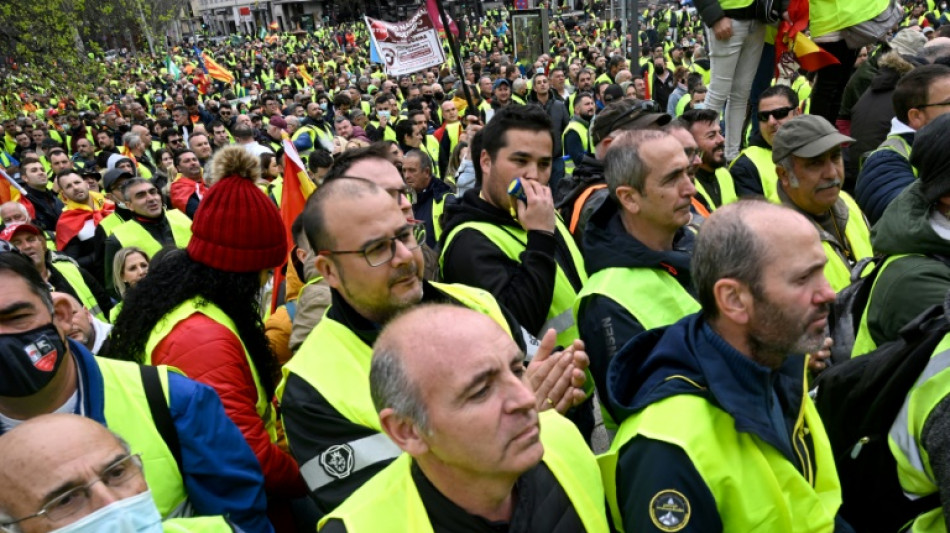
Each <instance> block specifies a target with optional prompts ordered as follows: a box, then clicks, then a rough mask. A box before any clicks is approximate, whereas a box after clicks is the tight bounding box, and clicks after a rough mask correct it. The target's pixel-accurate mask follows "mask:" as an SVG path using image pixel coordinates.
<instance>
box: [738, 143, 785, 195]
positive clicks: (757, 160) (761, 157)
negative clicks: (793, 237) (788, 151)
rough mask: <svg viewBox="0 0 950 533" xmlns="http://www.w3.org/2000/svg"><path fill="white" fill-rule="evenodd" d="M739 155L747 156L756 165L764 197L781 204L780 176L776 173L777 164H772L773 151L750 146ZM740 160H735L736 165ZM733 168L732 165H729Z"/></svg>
mask: <svg viewBox="0 0 950 533" xmlns="http://www.w3.org/2000/svg"><path fill="white" fill-rule="evenodd" d="M739 155H745V156H746V157H748V158H749V161H752V164H753V165H755V169H756V170H757V171H758V172H759V182H760V183H761V184H762V196H765V198H766V199H767V200H768V201H770V202H773V203H776V204H781V203H782V199H781V198H779V196H778V174H777V173H776V172H775V163H773V162H772V150H769V149H768V148H763V147H761V146H750V147H748V148H746V149H745V150H743V151H742V153H741V154H739ZM738 160H739V158H736V159H734V160H733V162H732V164H733V165H734V164H735V162H736V161H738ZM729 168H732V165H729Z"/></svg>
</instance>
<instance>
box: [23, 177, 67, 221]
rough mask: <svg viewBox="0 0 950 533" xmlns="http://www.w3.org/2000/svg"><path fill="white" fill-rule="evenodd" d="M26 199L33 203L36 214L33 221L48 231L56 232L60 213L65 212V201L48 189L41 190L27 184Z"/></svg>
mask: <svg viewBox="0 0 950 533" xmlns="http://www.w3.org/2000/svg"><path fill="white" fill-rule="evenodd" d="M26 199H27V200H29V201H30V203H31V204H33V211H34V212H35V213H36V216H34V217H33V222H34V223H36V225H37V226H39V227H41V228H43V229H45V230H46V231H50V232H55V231H56V223H57V222H59V215H60V214H62V212H63V202H62V201H60V199H59V197H57V196H56V195H55V194H53V193H52V191H49V190H47V189H43V190H39V189H34V188H33V187H30V186H29V185H27V186H26Z"/></svg>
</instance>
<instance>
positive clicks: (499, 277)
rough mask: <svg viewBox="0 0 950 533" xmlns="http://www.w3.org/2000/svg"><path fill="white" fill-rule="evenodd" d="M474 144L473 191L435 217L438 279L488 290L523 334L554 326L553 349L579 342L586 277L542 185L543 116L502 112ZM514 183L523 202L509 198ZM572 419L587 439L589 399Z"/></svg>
mask: <svg viewBox="0 0 950 533" xmlns="http://www.w3.org/2000/svg"><path fill="white" fill-rule="evenodd" d="M481 139H482V143H481V147H480V149H479V150H478V153H477V154H476V153H475V151H474V150H473V153H472V160H473V161H474V162H475V164H476V168H478V169H479V170H480V171H481V172H480V174H477V175H480V178H481V179H480V182H479V185H480V186H478V187H476V188H475V189H473V190H470V191H468V192H466V193H465V194H464V195H463V196H462V198H461V200H460V201H459V202H457V203H453V204H449V205H447V206H446V208H445V213H444V215H443V218H442V224H443V227H444V231H443V233H442V241H441V247H442V255H441V257H440V265H441V272H442V277H443V279H444V280H445V281H447V282H451V283H463V284H466V285H471V286H474V287H480V288H482V289H485V290H487V291H489V292H490V293H491V294H492V295H493V296H494V297H495V298H496V299H497V300H498V301H499V303H501V304H502V305H503V306H504V307H505V308H507V309H508V310H509V311H511V313H512V314H513V315H514V316H515V318H516V319H517V320H518V322H519V323H520V324H521V325H522V327H524V328H525V329H526V330H527V331H528V332H529V333H531V334H532V335H534V336H536V337H539V338H540V337H541V336H542V335H543V334H544V332H545V331H547V329H548V328H554V329H555V330H556V331H557V334H558V335H557V342H558V345H560V346H570V345H571V343H573V342H574V341H575V340H577V339H578V333H577V326H576V324H575V323H574V317H573V314H572V307H573V305H574V299H575V297H576V296H577V293H578V292H580V290H581V287H582V286H583V285H584V283H585V282H586V281H587V273H586V272H585V270H584V260H583V259H582V257H581V253H580V251H579V250H578V249H577V246H576V245H575V244H574V239H573V237H571V234H570V232H569V231H568V230H567V226H565V225H564V223H563V222H562V221H561V220H560V218H558V216H557V215H556V213H555V210H554V200H553V199H552V196H551V189H550V188H549V187H548V180H549V179H550V177H551V165H552V156H551V153H552V147H553V146H554V140H553V137H552V134H551V122H550V119H549V118H548V116H547V114H546V113H545V112H544V110H543V109H541V108H540V107H539V106H537V105H527V106H508V107H504V108H502V109H499V110H498V111H497V112H496V113H495V116H494V117H492V119H491V120H490V121H489V122H488V124H487V125H486V126H485V127H484V129H482V132H481ZM516 179H517V180H520V189H521V191H523V199H517V198H515V197H512V196H510V195H509V194H508V188H509V185H511V183H512V182H513V181H514V180H516ZM585 406H586V407H585ZM581 413H584V415H585V416H582V415H581ZM585 417H589V420H587V419H586V418H585ZM572 418H573V419H574V421H575V423H577V424H578V426H579V428H580V429H581V433H583V434H584V435H585V436H587V435H589V434H590V431H591V429H592V427H593V418H592V415H591V414H590V409H589V402H588V403H585V404H583V405H581V406H578V412H577V413H574V416H572ZM582 419H584V421H582ZM585 424H589V426H588V427H585Z"/></svg>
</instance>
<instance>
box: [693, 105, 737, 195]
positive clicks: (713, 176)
mask: <svg viewBox="0 0 950 533" xmlns="http://www.w3.org/2000/svg"><path fill="white" fill-rule="evenodd" d="M680 118H682V119H683V121H685V122H686V123H687V124H689V132H690V133H692V134H693V138H694V139H696V144H697V145H698V146H699V148H700V150H702V153H703V156H702V162H701V163H700V164H699V167H698V168H697V169H696V182H695V185H696V198H697V199H698V200H699V202H700V203H702V204H703V206H704V207H705V208H706V210H707V211H709V212H710V213H712V212H713V211H715V210H716V209H717V208H719V207H722V206H723V205H725V204H728V203H731V202H735V201H736V198H737V196H736V185H735V182H734V181H733V180H732V175H731V174H729V169H728V168H726V164H727V161H726V155H725V153H726V138H725V137H723V136H722V127H721V126H720V125H719V113H718V112H717V111H713V110H711V109H691V110H689V111H687V112H685V113H683V115H682V116H681V117H680Z"/></svg>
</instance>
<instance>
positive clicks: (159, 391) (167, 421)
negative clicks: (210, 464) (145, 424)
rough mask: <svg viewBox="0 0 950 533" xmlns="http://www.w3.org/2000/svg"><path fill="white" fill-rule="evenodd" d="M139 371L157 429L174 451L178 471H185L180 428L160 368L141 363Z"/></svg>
mask: <svg viewBox="0 0 950 533" xmlns="http://www.w3.org/2000/svg"><path fill="white" fill-rule="evenodd" d="M139 372H140V373H141V375H142V388H143V389H145V400H146V401H147V402H148V409H149V411H151V413H152V421H153V422H154V423H155V429H157V430H158V433H159V434H160V435H161V436H162V440H164V441H165V445H166V446H168V449H169V451H171V452H172V456H173V457H174V458H175V463H176V464H178V471H179V472H184V471H185V470H184V469H183V468H182V461H181V443H179V442H178V430H177V429H175V422H174V421H173V420H172V412H171V410H170V409H169V408H168V402H167V401H166V400H165V389H164V387H162V380H161V378H160V377H159V375H158V368H156V367H154V366H151V365H139Z"/></svg>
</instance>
